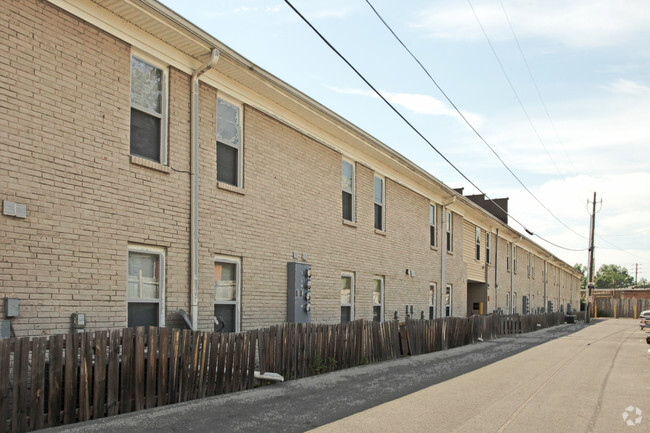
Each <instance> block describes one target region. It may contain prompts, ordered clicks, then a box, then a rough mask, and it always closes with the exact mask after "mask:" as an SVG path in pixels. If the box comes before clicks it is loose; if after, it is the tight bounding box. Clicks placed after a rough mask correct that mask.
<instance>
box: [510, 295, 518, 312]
mask: <svg viewBox="0 0 650 433" xmlns="http://www.w3.org/2000/svg"><path fill="white" fill-rule="evenodd" d="M510 305H512V314H517V292H512V302H511V304H510Z"/></svg>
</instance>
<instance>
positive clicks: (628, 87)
mask: <svg viewBox="0 0 650 433" xmlns="http://www.w3.org/2000/svg"><path fill="white" fill-rule="evenodd" d="M605 89H606V90H609V91H610V92H612V93H623V94H630V95H638V94H639V93H650V86H646V85H643V84H639V83H637V82H635V81H632V80H625V79H623V78H621V79H619V80H616V81H615V82H613V83H611V84H609V85H607V86H605Z"/></svg>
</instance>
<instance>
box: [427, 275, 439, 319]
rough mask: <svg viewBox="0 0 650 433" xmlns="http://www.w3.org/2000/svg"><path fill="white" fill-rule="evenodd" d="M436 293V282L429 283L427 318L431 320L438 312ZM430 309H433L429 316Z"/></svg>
mask: <svg viewBox="0 0 650 433" xmlns="http://www.w3.org/2000/svg"><path fill="white" fill-rule="evenodd" d="M432 292H433V293H432ZM437 295H438V285H437V283H429V320H433V319H436V318H437V317H438V312H437V311H436V301H437V299H436V296H437ZM432 311H433V317H431V312H432Z"/></svg>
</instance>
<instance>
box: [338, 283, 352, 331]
mask: <svg viewBox="0 0 650 433" xmlns="http://www.w3.org/2000/svg"><path fill="white" fill-rule="evenodd" d="M345 277H349V278H350V303H349V304H343V303H341V307H350V322H353V321H354V291H355V290H354V273H352V272H341V279H343V278H345ZM340 298H341V296H340V293H339V299H340ZM339 320H340V310H339ZM341 323H343V322H341Z"/></svg>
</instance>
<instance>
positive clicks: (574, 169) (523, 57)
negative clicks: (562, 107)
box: [499, 0, 578, 174]
mask: <svg viewBox="0 0 650 433" xmlns="http://www.w3.org/2000/svg"><path fill="white" fill-rule="evenodd" d="M499 3H501V9H502V10H503V15H504V16H505V17H506V21H507V22H508V27H510V31H511V32H512V36H513V37H514V38H515V42H516V43H517V48H518V49H519V53H520V54H521V58H522V59H523V61H524V65H526V70H527V71H528V75H529V76H530V80H531V81H532V82H533V86H534V87H535V91H536V92H537V96H538V97H539V100H540V101H541V102H542V106H543V107H544V112H545V113H546V117H548V121H549V122H550V123H551V127H552V128H553V132H554V133H555V138H557V141H558V143H560V145H561V146H562V150H564V155H565V156H566V158H567V160H568V161H569V163H570V164H571V167H572V168H573V172H574V173H576V174H577V173H578V170H576V167H575V165H574V164H573V161H572V160H571V157H569V153H568V152H567V150H566V147H565V146H564V141H562V139H561V138H560V134H559V133H558V132H557V128H556V127H555V122H553V119H552V118H551V114H550V113H549V112H548V107H547V106H546V102H545V101H544V98H542V93H541V92H540V90H539V87H538V86H537V80H535V77H534V76H533V71H532V70H531V69H530V65H528V60H527V59H526V56H525V55H524V50H523V49H522V48H521V44H520V43H519V38H518V37H517V34H516V33H515V29H514V28H513V27H512V24H511V22H510V17H509V16H508V12H506V8H505V6H503V1H502V0H499Z"/></svg>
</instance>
